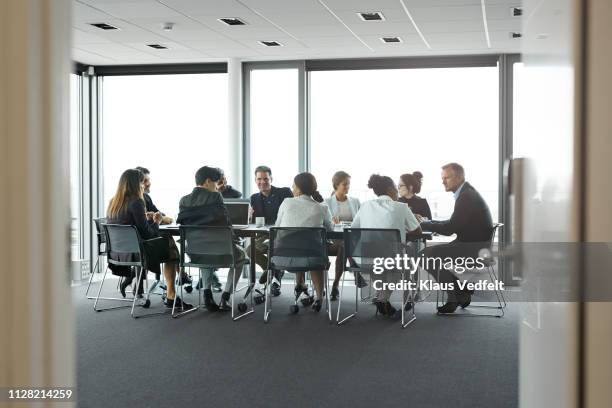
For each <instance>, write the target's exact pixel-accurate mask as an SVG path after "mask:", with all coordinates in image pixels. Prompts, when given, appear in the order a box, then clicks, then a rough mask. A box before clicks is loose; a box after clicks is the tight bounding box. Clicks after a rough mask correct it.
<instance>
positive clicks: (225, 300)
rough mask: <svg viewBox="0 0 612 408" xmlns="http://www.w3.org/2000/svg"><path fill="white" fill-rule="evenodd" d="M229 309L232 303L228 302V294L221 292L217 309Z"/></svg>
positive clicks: (221, 310) (227, 310) (226, 310)
mask: <svg viewBox="0 0 612 408" xmlns="http://www.w3.org/2000/svg"><path fill="white" fill-rule="evenodd" d="M231 310H232V305H231V303H230V294H229V292H223V293H222V294H221V303H219V311H220V312H229V311H231Z"/></svg>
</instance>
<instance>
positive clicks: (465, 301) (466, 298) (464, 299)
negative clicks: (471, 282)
mask: <svg viewBox="0 0 612 408" xmlns="http://www.w3.org/2000/svg"><path fill="white" fill-rule="evenodd" d="M459 299H460V300H459V306H461V308H462V309H465V308H466V307H468V306H469V305H470V303H472V295H471V294H470V293H463V294H462V295H461V296H460V297H459Z"/></svg>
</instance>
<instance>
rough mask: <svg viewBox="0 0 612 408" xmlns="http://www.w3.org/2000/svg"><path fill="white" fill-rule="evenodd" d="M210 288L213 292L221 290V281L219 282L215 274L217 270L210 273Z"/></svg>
mask: <svg viewBox="0 0 612 408" xmlns="http://www.w3.org/2000/svg"><path fill="white" fill-rule="evenodd" d="M211 280H212V288H213V290H214V291H215V292H222V291H223V285H221V282H219V277H218V276H217V272H213V273H212V278H211Z"/></svg>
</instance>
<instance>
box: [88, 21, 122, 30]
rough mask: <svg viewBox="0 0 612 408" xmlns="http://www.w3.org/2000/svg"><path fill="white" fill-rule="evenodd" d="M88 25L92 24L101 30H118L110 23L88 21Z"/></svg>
mask: <svg viewBox="0 0 612 408" xmlns="http://www.w3.org/2000/svg"><path fill="white" fill-rule="evenodd" d="M89 25H92V26H94V27H97V28H101V29H102V30H118V29H119V28H117V27H115V26H112V25H110V24H106V23H90V24H89Z"/></svg>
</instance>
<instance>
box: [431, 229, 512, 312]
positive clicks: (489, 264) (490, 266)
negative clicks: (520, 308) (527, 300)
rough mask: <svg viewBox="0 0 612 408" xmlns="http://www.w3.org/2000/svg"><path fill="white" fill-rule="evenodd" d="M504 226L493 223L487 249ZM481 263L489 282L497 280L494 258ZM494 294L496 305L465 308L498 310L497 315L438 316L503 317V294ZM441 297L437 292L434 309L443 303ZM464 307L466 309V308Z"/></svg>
mask: <svg viewBox="0 0 612 408" xmlns="http://www.w3.org/2000/svg"><path fill="white" fill-rule="evenodd" d="M503 226H504V224H502V223H494V224H493V228H492V229H491V239H490V241H489V247H490V246H491V245H492V244H493V242H494V240H495V235H496V234H497V231H498V229H500V228H501V227H503ZM483 263H484V266H485V267H484V268H483V269H484V270H485V271H486V272H487V273H488V275H489V278H490V279H491V282H493V281H496V280H497V273H496V272H495V265H496V262H495V258H493V257H491V258H484V259H483ZM473 271H475V270H470V271H469V272H473ZM439 276H440V275H439V270H438V281H439ZM468 282H471V280H468ZM494 292H495V296H496V297H497V305H494V306H492V305H481V304H473V303H470V305H469V306H467V307H471V308H481V309H496V310H498V312H497V313H438V315H441V316H485V317H486V316H488V317H503V316H504V314H505V309H506V307H507V306H508V304H507V303H506V298H505V297H504V293H503V292H502V291H501V290H499V289H497V288H496V289H494ZM443 296H444V294H443V293H441V291H439V290H438V291H437V293H436V307H438V306H440V299H442V302H443ZM467 307H466V308H467Z"/></svg>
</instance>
